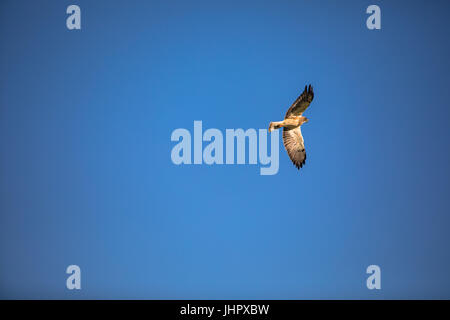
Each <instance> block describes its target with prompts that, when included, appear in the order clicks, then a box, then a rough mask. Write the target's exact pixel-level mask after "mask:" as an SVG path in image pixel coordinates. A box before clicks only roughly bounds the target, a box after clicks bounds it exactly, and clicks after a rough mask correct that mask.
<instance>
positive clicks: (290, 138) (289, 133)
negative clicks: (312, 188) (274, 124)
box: [283, 127, 306, 169]
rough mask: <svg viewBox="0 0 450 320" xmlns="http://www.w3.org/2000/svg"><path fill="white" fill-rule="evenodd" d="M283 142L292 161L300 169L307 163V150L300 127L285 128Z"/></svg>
mask: <svg viewBox="0 0 450 320" xmlns="http://www.w3.org/2000/svg"><path fill="white" fill-rule="evenodd" d="M283 143H284V147H285V148H286V151H287V153H288V155H289V158H291V160H292V163H293V164H294V165H295V166H296V167H297V169H300V168H301V167H303V165H304V164H305V160H306V151H305V144H304V142H303V136H302V131H301V130H300V127H297V128H295V129H291V130H289V129H286V128H283Z"/></svg>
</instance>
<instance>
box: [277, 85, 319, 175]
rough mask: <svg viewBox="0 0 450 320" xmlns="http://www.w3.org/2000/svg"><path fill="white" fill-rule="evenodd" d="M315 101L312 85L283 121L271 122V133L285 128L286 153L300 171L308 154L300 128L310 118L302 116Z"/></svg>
mask: <svg viewBox="0 0 450 320" xmlns="http://www.w3.org/2000/svg"><path fill="white" fill-rule="evenodd" d="M313 99H314V91H313V87H311V85H309V87H308V86H305V90H304V91H303V92H302V94H301V95H300V97H298V98H297V100H295V102H294V103H293V104H292V106H291V107H290V108H289V109H288V111H287V112H286V115H285V116H284V120H283V121H278V122H271V123H270V124H269V132H272V131H273V130H275V129H279V128H281V127H283V143H284V147H285V148H286V151H287V153H288V155H289V158H291V160H292V162H293V163H294V165H295V166H296V167H297V169H299V170H300V168H301V167H303V165H304V164H305V160H306V152H305V143H304V141H303V136H302V131H301V130H300V126H301V125H302V124H304V123H306V122H308V118H306V117H303V116H302V114H303V112H305V110H306V109H307V108H308V107H309V105H310V104H311V101H312V100H313Z"/></svg>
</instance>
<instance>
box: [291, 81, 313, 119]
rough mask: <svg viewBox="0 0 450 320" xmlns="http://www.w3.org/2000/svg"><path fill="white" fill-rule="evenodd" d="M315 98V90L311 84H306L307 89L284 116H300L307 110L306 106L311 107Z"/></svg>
mask: <svg viewBox="0 0 450 320" xmlns="http://www.w3.org/2000/svg"><path fill="white" fill-rule="evenodd" d="M313 99H314V90H313V87H311V85H309V87H308V86H305V90H304V91H303V92H302V94H301V95H300V97H298V98H297V100H295V102H294V103H293V104H292V106H291V107H290V108H289V109H288V111H287V112H286V115H285V116H284V118H285V119H286V118H289V117H290V116H300V115H302V113H303V112H305V110H306V108H308V107H309V105H310V104H311V101H313Z"/></svg>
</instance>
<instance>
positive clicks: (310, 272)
mask: <svg viewBox="0 0 450 320" xmlns="http://www.w3.org/2000/svg"><path fill="white" fill-rule="evenodd" d="M70 4H77V5H79V6H80V7H81V11H82V29H81V30H79V31H69V30H67V28H66V22H65V20H66V17H67V15H66V13H65V11H66V8H67V6H68V5H70ZM370 4H378V5H379V6H380V7H381V18H382V22H381V25H382V29H381V30H379V31H370V30H368V29H367V28H366V25H365V20H366V17H367V14H366V13H365V9H366V8H367V6H368V5H370ZM449 10H450V5H449V2H448V1H359V0H358V1H356V0H355V1H331V0H330V1H301V0H297V1H270V2H269V1H196V0H194V1H178V0H175V1H106V0H103V1H100V0H96V1H81V0H77V1H43V0H40V1H2V2H1V4H0V152H1V156H0V297H1V298H62V299H70V298H76V299H78V298H87V299H91V298H124V299H130V298H143V299H167V298H171V299H200V298H201V299H227V298H235V299H247V298H249V299H301V298H308V299H310V298H315V299H322V298H336V299H345V298H357V299H360V298H368V299H380V298H402V299H403V298H447V299H448V298H450V276H449V272H448V271H449V270H450V251H449V250H448V244H449V242H450V234H449V225H450V217H449V207H450V197H449V181H450V169H449V161H450V154H449V151H448V145H449V133H450V129H449V125H448V121H449V118H450V105H449V101H450V90H449V88H448V86H449V83H450V68H449V67H450V63H449V57H450V45H449V41H448V37H449V31H450V24H449V23H448V13H449ZM307 83H312V84H313V85H314V87H315V93H316V94H315V99H314V101H313V103H312V105H311V107H310V109H308V111H307V113H306V114H305V115H306V116H307V117H308V118H309V119H310V122H309V123H307V124H305V126H304V129H303V134H304V137H305V141H306V148H307V154H308V159H307V163H306V166H305V167H304V168H303V169H302V170H301V171H300V172H298V171H297V170H296V169H295V168H294V167H293V165H292V164H291V162H290V160H289V158H288V157H287V155H286V153H285V152H284V150H283V147H282V146H281V145H280V170H279V173H278V174H277V175H273V176H261V175H259V166H256V165H241V166H237V165H230V166H226V165H222V166H219V165H215V166H207V165H202V166H194V165H191V166H175V165H174V164H173V163H172V162H171V160H170V152H171V149H172V147H173V146H174V143H173V142H171V141H170V135H171V133H172V131H173V130H174V129H176V128H188V129H190V130H191V131H192V130H193V121H194V120H202V121H203V126H204V127H205V128H218V129H220V130H223V131H224V130H225V129H226V128H244V129H247V128H256V129H258V128H266V127H267V126H268V123H269V121H273V120H281V118H282V117H283V115H284V113H285V111H286V109H287V107H289V105H290V104H291V103H292V101H293V100H294V99H295V98H296V97H297V96H298V94H299V93H300V92H301V90H302V88H303V86H304V85H305V84H307ZM280 140H281V139H280ZM280 142H281V141H280ZM70 264H76V265H79V266H80V267H81V270H82V290H80V291H69V290H67V289H66V287H65V283H66V277H67V275H66V273H65V270H66V267H67V266H68V265H70ZM371 264H376V265H379V266H380V267H381V272H382V289H381V290H380V291H376V290H372V291H370V290H368V289H367V288H366V285H365V281H366V277H367V275H366V273H365V271H366V268H367V266H369V265H371Z"/></svg>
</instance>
